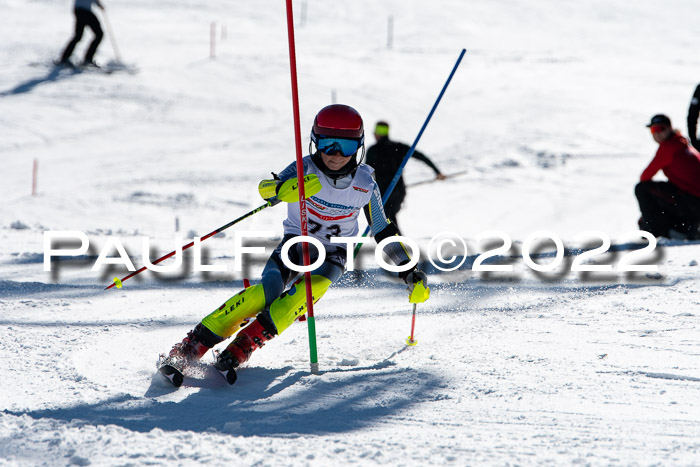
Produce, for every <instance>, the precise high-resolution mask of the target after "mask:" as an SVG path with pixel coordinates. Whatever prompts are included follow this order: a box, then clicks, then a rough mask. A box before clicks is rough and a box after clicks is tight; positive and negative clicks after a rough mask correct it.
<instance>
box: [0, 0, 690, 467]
mask: <svg viewBox="0 0 700 467" xmlns="http://www.w3.org/2000/svg"><path fill="white" fill-rule="evenodd" d="M71 5H72V3H71V2H69V1H68V0H61V1H50V0H3V1H2V2H1V3H0V9H1V11H2V13H1V15H2V22H1V24H2V27H0V39H1V40H0V57H2V64H3V72H2V73H1V74H0V129H1V130H0V131H1V132H0V135H2V136H1V137H0V160H1V161H2V170H1V172H0V196H2V199H3V200H4V202H3V203H2V205H0V312H1V314H0V321H1V322H2V326H1V327H0V349H1V350H2V351H3V354H4V355H5V358H3V359H0V374H1V375H2V377H1V378H0V464H1V465H22V466H24V465H194V464H213V465H223V464H224V463H227V464H233V465H293V466H304V465H313V466H326V465H346V464H349V465H376V464H388V465H405V466H409V465H477V464H487V465H494V464H495V465H506V464H507V465H513V464H521V465H522V464H531V465H534V464H537V465H542V464H545V465H561V464H586V465H589V464H590V465H607V464H613V465H700V350H699V349H700V347H699V345H700V335H699V333H698V317H699V316H700V311H699V310H700V297H699V296H698V290H697V278H698V275H699V273H698V259H699V258H700V245H698V244H690V243H682V242H665V243H663V244H662V245H660V246H659V247H657V249H656V250H655V254H654V255H651V256H648V257H647V259H646V262H652V263H653V264H658V266H659V271H658V272H656V273H653V272H641V273H628V274H625V273H622V272H620V271H617V270H614V271H612V272H609V273H605V274H603V273H582V274H578V273H573V272H571V271H570V265H571V260H572V259H573V257H571V256H567V257H566V258H565V260H564V262H563V264H562V266H561V267H559V268H558V269H557V270H556V271H554V272H552V273H535V272H534V271H533V270H532V269H531V268H529V267H527V266H526V265H525V264H524V262H523V260H522V258H519V257H518V255H519V251H520V248H521V246H522V242H523V241H524V240H525V239H526V238H527V237H528V235H530V234H531V233H532V232H535V231H538V230H550V231H552V232H554V233H556V234H557V235H558V236H559V237H560V238H561V239H562V240H563V242H564V244H565V245H566V246H567V247H574V246H585V244H586V242H587V241H590V242H592V244H591V245H589V246H597V245H595V242H594V240H595V237H593V238H590V237H589V240H586V239H585V238H584V239H581V238H578V235H579V234H580V233H582V232H585V231H589V230H598V231H602V232H604V233H605V234H607V235H609V236H610V237H611V238H612V239H613V242H614V243H615V244H623V245H624V244H627V243H629V242H638V241H639V237H638V236H635V235H633V234H632V235H630V234H628V232H630V231H632V230H634V229H635V228H636V220H637V217H638V209H637V205H636V201H635V199H634V195H633V186H634V184H635V183H636V181H637V179H638V176H639V174H640V173H641V171H642V169H643V168H644V167H645V165H646V163H647V162H648V161H649V160H650V158H651V156H652V155H653V152H654V151H655V148H656V146H655V144H654V142H653V141H652V139H651V137H650V136H649V134H648V131H647V129H646V128H645V127H644V124H645V123H646V122H647V121H648V119H649V117H650V116H651V115H653V114H655V113H658V112H664V113H666V114H668V115H669V116H670V117H671V118H672V120H673V121H674V122H675V123H676V125H677V126H678V127H680V128H681V129H683V130H684V129H685V128H684V126H685V125H684V121H685V113H686V110H687V106H688V103H689V99H690V96H691V94H692V91H693V89H694V87H695V85H696V84H697V82H698V79H699V78H700V76H699V75H698V69H699V67H700V58H698V57H697V54H696V53H695V52H696V48H697V43H698V39H699V38H700V37H699V36H700V32H698V28H697V25H698V24H700V10H699V9H698V8H697V2H691V1H689V0H671V1H669V2H662V3H660V2H658V1H650V0H637V1H634V2H609V1H601V0H586V1H575V2H574V1H568V0H564V1H562V0H537V1H535V2H533V1H524V0H497V1H492V2H465V1H458V0H437V1H434V2H425V1H419V0H401V1H399V0H388V1H383V2H376V1H370V0H355V1H352V2H342V1H338V0H325V1H323V2H321V1H310V0H309V1H306V2H305V3H304V6H302V2H300V1H297V2H295V4H294V5H295V14H296V20H297V21H296V24H297V31H296V41H297V56H298V72H299V86H300V88H299V91H300V105H301V121H302V133H303V145H304V147H305V146H306V144H308V136H307V135H308V131H309V127H310V124H311V122H312V119H313V116H314V114H315V113H316V112H317V111H318V109H320V108H321V107H322V106H324V105H327V104H329V103H330V102H331V99H333V96H335V97H336V98H337V100H338V101H339V102H343V103H347V104H350V105H352V106H354V107H355V108H357V109H358V110H359V111H360V112H361V114H362V115H363V116H364V118H365V123H366V125H367V127H368V128H371V127H372V125H373V124H374V122H375V121H376V120H379V119H386V120H388V121H390V122H391V124H392V134H393V136H394V137H395V139H398V140H402V141H405V142H407V143H411V142H413V140H414V138H415V135H416V134H417V133H418V130H419V129H420V127H421V125H422V123H423V121H424V119H425V117H426V116H427V113H428V111H429V110H430V108H431V106H432V105H433V102H434V100H435V98H436V97H437V95H438V92H439V90H440V89H441V87H442V85H443V83H444V80H445V79H446V78H447V76H448V74H449V72H450V70H451V69H452V66H453V65H454V62H455V60H456V59H457V57H458V55H459V52H460V51H461V49H462V48H466V49H468V52H467V54H466V56H465V58H464V60H463V62H462V65H461V67H460V69H459V70H458V71H457V73H456V74H455V77H454V80H453V82H452V84H451V85H450V88H449V89H448V91H447V93H446V95H445V97H444V99H443V101H442V103H441V105H440V107H439V108H438V110H437V112H436V113H435V116H434V118H433V119H432V121H431V123H430V125H429V126H428V128H427V130H426V132H425V133H424V135H423V138H422V139H421V141H420V144H419V148H420V149H421V150H422V151H423V152H425V153H426V154H428V155H429V156H430V157H431V158H432V159H433V160H434V161H435V163H436V164H437V165H438V166H439V167H440V168H441V169H442V170H443V171H444V172H446V173H452V172H459V171H462V170H467V173H466V174H465V175H462V176H459V177H454V178H452V179H449V180H447V181H444V182H439V183H438V182H436V183H430V184H422V185H419V186H416V187H415V188H412V189H409V194H408V197H407V200H406V205H405V207H404V209H403V211H402V212H401V214H400V217H399V222H400V225H401V227H402V229H403V231H404V233H405V234H406V235H408V236H410V237H411V238H413V239H415V240H416V241H418V242H419V244H420V245H421V248H423V249H424V252H425V250H427V249H428V243H429V240H430V238H431V237H432V236H433V235H435V234H436V233H438V232H453V233H455V234H456V235H458V236H460V237H462V238H464V239H465V240H466V241H467V244H468V247H469V251H468V256H469V259H470V260H469V261H467V263H466V266H465V267H463V268H462V269H460V270H459V271H455V272H452V273H441V272H439V271H436V270H435V268H433V267H431V266H430V265H429V264H425V265H424V267H425V268H426V270H428V271H429V272H431V274H430V281H431V288H432V296H431V299H430V300H429V301H428V302H427V303H425V304H421V305H419V306H418V316H417V324H416V337H417V339H418V345H417V346H415V347H407V346H406V345H405V344H404V340H405V339H406V337H407V336H408V334H409V331H410V322H411V308H410V306H409V304H408V302H407V300H406V295H405V292H404V286H402V285H401V284H400V283H399V282H398V281H396V280H394V279H391V278H389V277H388V276H387V275H386V274H384V273H381V272H380V271H379V269H378V267H377V264H376V263H375V261H374V259H373V257H372V254H371V252H372V248H371V247H372V245H373V243H372V244H371V245H368V246H366V247H365V249H364V250H363V251H366V253H363V255H362V257H361V258H362V259H361V263H362V265H363V270H364V272H363V273H361V274H353V273H348V274H347V275H346V277H345V278H344V279H343V280H342V281H341V282H340V283H339V284H337V285H336V286H334V287H333V288H332V289H331V290H330V291H329V292H328V293H327V294H326V296H325V297H324V298H323V300H322V301H321V302H319V304H318V305H317V307H316V315H317V335H318V345H319V360H320V368H321V371H322V373H321V374H320V375H311V374H310V372H309V363H308V339H307V329H306V326H305V325H304V323H297V324H296V325H294V326H292V327H291V328H290V329H289V330H287V331H286V332H285V333H284V334H282V335H281V336H279V337H277V338H275V340H274V341H272V342H271V343H269V344H268V345H267V346H266V347H265V348H264V349H262V350H260V351H258V352H256V354H255V355H254V356H253V358H252V359H251V361H250V362H249V364H248V366H247V368H245V369H243V370H242V371H240V375H239V381H238V382H237V383H236V384H235V385H234V386H233V387H229V386H228V385H227V384H226V383H225V382H224V381H223V379H222V378H221V377H220V376H219V375H218V374H215V372H214V371H213V370H212V369H211V367H210V366H209V365H208V363H210V362H211V361H212V357H211V355H207V356H205V358H204V362H203V363H202V364H201V365H200V366H198V367H197V368H195V369H194V371H193V374H192V375H191V377H190V378H188V379H187V381H186V383H185V386H183V387H182V388H180V389H178V390H175V389H174V388H172V387H170V386H168V385H167V384H166V383H165V382H164V381H163V380H162V379H161V378H160V377H158V375H155V366H154V363H155V361H156V359H157V356H158V354H159V353H161V352H165V351H167V350H168V349H169V348H170V346H171V345H172V344H174V343H175V342H177V341H179V340H180V339H181V338H182V337H183V336H184V334H185V333H186V332H187V331H188V330H189V329H191V327H192V326H193V325H194V324H195V323H197V322H198V321H199V320H200V319H201V318H202V317H203V316H204V315H206V314H207V313H208V312H209V311H211V310H213V309H214V308H215V307H217V306H218V305H219V304H220V303H222V302H223V301H224V300H226V299H227V298H228V297H230V296H231V295H232V294H233V293H235V292H237V291H238V290H239V289H240V288H241V287H242V279H243V277H244V276H246V277H250V278H251V279H253V280H255V279H256V278H257V277H258V274H259V272H260V269H261V267H262V264H263V261H264V259H265V258H266V254H265V255H258V256H256V261H255V262H252V263H251V264H250V266H249V267H248V268H247V270H246V271H245V273H244V274H243V273H237V272H234V271H232V263H233V258H234V251H233V238H234V230H236V229H237V228H238V227H236V228H234V229H230V230H228V231H226V232H225V235H223V236H220V237H216V238H212V239H210V240H207V242H206V244H205V245H206V248H205V250H206V252H207V258H208V261H210V262H211V263H212V264H217V265H227V266H228V267H229V271H228V272H227V273H209V274H202V273H194V272H191V271H190V270H189V269H188V268H184V271H183V270H181V271H180V272H175V273H163V274H160V275H157V274H154V273H150V272H148V273H144V274H141V275H139V276H137V277H136V278H134V279H131V280H129V281H127V282H125V284H124V288H123V289H121V290H114V289H113V290H109V291H104V290H103V288H104V287H105V286H106V285H107V284H109V283H110V281H111V280H112V278H113V277H114V276H120V277H121V276H123V275H125V274H126V272H127V271H126V270H125V269H124V268H123V267H121V266H120V267H114V268H106V267H105V268H103V270H101V271H98V272H92V271H91V266H92V264H93V263H94V261H95V257H96V255H97V254H99V252H100V251H101V249H102V247H103V246H105V245H107V242H108V239H109V238H110V237H111V236H114V237H118V238H119V239H120V240H121V241H122V243H123V244H124V246H125V247H126V249H127V250H128V251H129V253H130V254H131V255H132V258H133V260H134V263H135V265H136V266H137V267H140V266H141V265H142V264H143V255H142V253H141V239H142V237H144V236H145V237H148V238H150V239H151V241H152V244H153V248H154V250H156V252H154V255H153V256H152V258H155V257H156V254H157V253H161V254H162V253H165V252H167V251H170V250H171V249H172V248H173V247H174V245H175V242H176V240H174V238H175V236H178V235H179V236H180V237H182V241H183V242H184V241H187V240H188V239H189V238H191V237H192V236H194V235H195V234H197V235H203V234H205V233H207V232H209V231H211V230H213V229H215V228H217V227H219V226H220V225H223V224H225V223H227V222H229V221H230V220H231V219H234V218H236V217H238V216H239V215H241V214H243V213H245V212H247V211H248V210H250V209H252V208H254V207H256V206H258V205H260V204H261V201H260V199H259V197H258V195H257V190H256V186H257V182H258V181H259V180H260V179H262V178H265V177H267V176H269V172H270V171H273V170H274V171H278V170H280V169H281V168H283V167H284V166H286V164H288V163H289V162H291V161H292V160H293V158H294V155H295V154H294V132H293V123H292V111H291V109H292V105H291V88H290V82H289V62H288V49H287V47H288V46H287V31H286V22H285V10H284V4H283V2H272V1H264V0H261V1H256V2H230V1H229V2H192V1H188V0H165V1H160V2H155V3H154V2H140V1H135V0H114V1H113V2H109V3H108V12H109V19H110V22H111V25H112V26H113V30H114V35H115V38H116V39H117V41H118V46H119V49H120V51H121V54H122V57H123V59H124V61H125V62H126V63H127V64H128V65H129V70H130V71H132V72H133V73H130V72H120V71H118V72H115V73H112V74H110V75H106V74H102V73H100V72H84V73H73V72H70V71H66V70H64V71H56V70H54V69H53V68H52V67H51V65H50V64H51V61H52V60H53V59H55V58H56V57H58V55H59V54H60V52H61V50H62V47H63V46H64V45H65V43H66V41H67V40H68V39H69V37H70V33H71V28H72V21H73V20H72V14H71ZM303 8H305V10H306V16H305V18H302V15H301V11H302V9H303ZM390 16H392V17H393V24H394V37H393V46H392V48H391V49H388V48H387V20H388V18H389V17H390ZM212 21H215V22H217V37H218V39H219V40H218V43H217V47H216V58H215V59H210V58H209V53H210V51H209V44H210V42H209V41H210V23H211V22H212ZM223 27H225V30H226V33H225V37H222V35H223V34H222V33H223V31H222V29H223ZM85 36H86V37H85V38H84V39H83V42H82V43H81V45H80V46H79V47H78V51H77V53H76V56H74V58H76V59H77V58H78V57H79V56H80V55H79V53H81V52H82V51H83V50H84V49H85V47H86V43H87V39H88V38H89V37H90V33H87V32H86V35H85ZM113 57H114V55H113V52H112V49H111V47H110V43H109V37H108V36H107V35H105V39H104V42H103V44H102V45H101V47H100V50H99V52H98V55H97V60H98V62H101V63H103V64H109V62H110V61H112V60H113ZM368 140H369V142H371V136H370V137H368ZM35 159H36V160H37V161H38V164H39V172H38V193H37V195H36V196H31V185H32V177H31V174H32V164H33V161H34V160H35ZM405 174H406V180H407V182H408V183H415V182H419V181H422V180H425V179H428V178H430V177H431V171H430V170H429V169H428V168H427V167H425V166H424V165H422V164H420V163H416V162H411V163H409V164H408V166H407V167H406V172H405ZM283 216H284V209H283V207H277V208H272V209H267V210H265V211H264V212H263V213H260V214H257V215H255V216H254V217H252V218H250V219H249V220H247V221H245V223H242V224H240V230H243V229H245V230H273V231H275V232H276V235H277V237H278V238H279V237H280V236H281V233H282V232H281V226H280V221H281V220H282V219H283ZM176 223H177V224H178V226H179V231H178V232H175V226H176ZM47 230H54V231H55V230H79V231H83V232H85V233H86V234H87V235H88V237H89V239H90V245H91V249H90V251H89V252H88V254H86V255H83V256H82V257H79V258H77V259H73V260H70V259H67V260H65V261H62V262H57V263H54V264H53V271H52V272H45V271H44V270H43V256H44V245H43V239H44V237H43V235H44V234H43V233H44V231H47ZM489 230H499V231H502V232H505V233H506V234H508V235H509V236H510V237H511V238H512V239H513V241H514V245H515V246H514V247H513V250H512V251H511V252H510V253H509V255H511V256H512V257H511V258H510V262H511V263H512V264H513V265H514V272H511V273H504V272H492V273H477V272H473V271H470V270H469V267H470V265H471V264H472V263H473V260H474V258H475V255H476V254H477V253H478V252H481V251H485V250H486V249H487V246H488V245H487V244H488V243H489V242H488V240H486V239H485V240H483V241H481V242H479V241H477V238H478V236H479V234H481V233H482V232H486V231H489ZM258 244H261V245H267V247H268V250H267V251H268V253H269V251H270V245H272V244H274V240H271V241H270V242H260V243H258ZM498 245H499V244H498V243H497V242H496V243H495V244H493V245H492V246H493V247H496V246H498ZM552 248H553V246H552V244H551V243H550V244H547V245H545V247H544V248H540V250H542V251H551V250H552ZM627 253H628V250H623V251H621V252H617V253H610V254H608V255H603V256H600V257H598V260H599V262H600V263H601V264H617V263H618V262H619V260H620V258H621V257H622V255H625V254H627ZM545 256H546V255H545ZM540 261H543V262H547V261H551V257H550V258H549V259H547V258H544V259H542V260H540ZM108 269H109V270H108Z"/></svg>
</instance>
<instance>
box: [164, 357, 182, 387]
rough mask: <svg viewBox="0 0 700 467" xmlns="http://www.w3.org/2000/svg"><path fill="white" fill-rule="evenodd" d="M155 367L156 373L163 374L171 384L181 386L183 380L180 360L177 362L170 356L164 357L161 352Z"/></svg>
mask: <svg viewBox="0 0 700 467" xmlns="http://www.w3.org/2000/svg"><path fill="white" fill-rule="evenodd" d="M157 367H158V373H160V374H161V375H163V377H165V379H167V380H168V381H169V382H170V383H171V384H172V385H173V386H175V387H176V388H179V387H180V386H182V383H183V381H184V380H185V375H184V374H183V370H184V367H183V365H182V362H178V361H176V360H175V359H173V358H172V357H166V356H165V355H164V354H161V355H160V357H159V359H158V363H157Z"/></svg>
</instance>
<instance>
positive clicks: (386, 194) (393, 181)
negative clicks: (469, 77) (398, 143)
mask: <svg viewBox="0 0 700 467" xmlns="http://www.w3.org/2000/svg"><path fill="white" fill-rule="evenodd" d="M465 53H467V49H462V52H461V53H460V54H459V58H457V62H456V63H455V66H454V67H452V72H450V76H449V77H448V78H447V81H445V85H444V86H443V87H442V90H441V91H440V94H439V95H438V97H437V99H436V100H435V103H434V104H433V108H432V109H430V113H429V114H428V117H427V118H426V119H425V122H424V123H423V126H422V127H421V129H420V131H419V132H418V136H416V139H415V141H413V144H412V145H411V147H410V149H409V150H408V152H407V153H406V155H405V156H404V158H403V161H401V165H400V166H399V168H398V169H397V170H396V174H394V178H392V179H391V183H389V186H388V187H387V189H386V191H385V192H384V194H383V195H382V204H384V203H386V202H387V200H388V199H389V196H391V192H392V191H394V188H395V187H396V184H397V183H399V179H400V178H401V174H402V173H403V169H404V167H406V163H407V162H408V160H409V159H410V158H411V156H412V155H413V153H414V152H415V151H416V146H418V141H419V140H420V138H421V136H423V132H424V131H425V128H426V127H427V126H428V123H429V122H430V119H431V118H432V117H433V114H434V113H435V109H437V106H438V104H439V103H440V100H442V96H443V95H444V94H445V91H446V90H447V86H449V85H450V81H452V77H453V76H454V74H455V72H456V71H457V68H458V67H459V64H460V63H461V62H462V57H464V54H465ZM368 233H369V226H367V228H366V229H365V231H364V233H363V234H362V236H363V237H366V236H367V234H368ZM361 246H362V243H358V244H357V246H355V252H354V254H355V256H357V253H358V252H359V251H360V247H361Z"/></svg>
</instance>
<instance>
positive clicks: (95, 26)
mask: <svg viewBox="0 0 700 467" xmlns="http://www.w3.org/2000/svg"><path fill="white" fill-rule="evenodd" d="M73 12H74V13H75V34H74V35H73V39H71V41H70V42H69V43H68V45H67V46H66V50H64V51H63V56H62V57H61V61H62V62H67V61H68V59H69V58H70V56H71V55H72V54H73V50H74V49H75V46H76V45H78V42H80V39H82V38H83V31H84V30H85V27H86V26H87V27H89V28H90V29H92V32H93V33H94V34H95V38H94V39H93V40H92V42H91V43H90V47H88V50H87V52H86V53H85V61H86V62H92V59H93V57H94V56H95V52H97V46H99V45H100V41H102V36H103V33H102V27H101V26H100V22H99V21H98V20H97V16H95V14H94V13H93V12H92V11H90V10H85V9H83V8H76V9H75V10H73Z"/></svg>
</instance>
